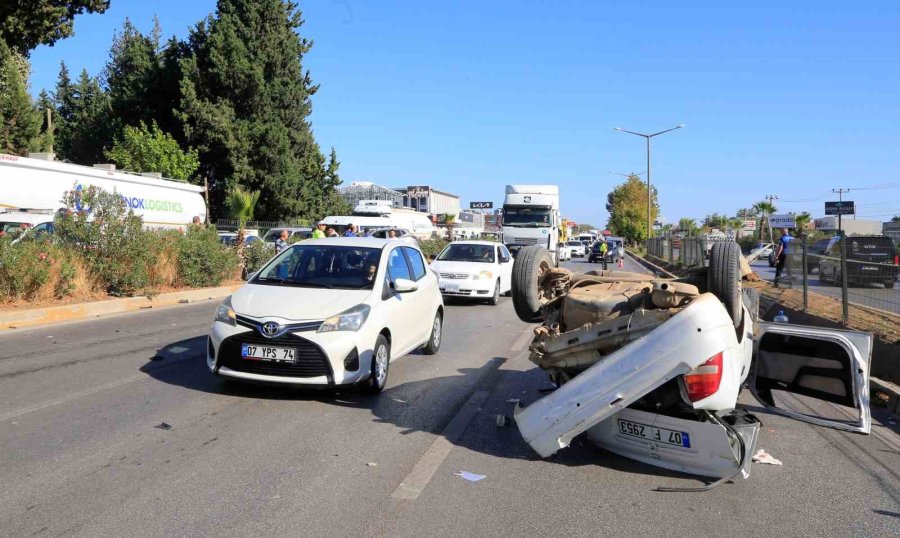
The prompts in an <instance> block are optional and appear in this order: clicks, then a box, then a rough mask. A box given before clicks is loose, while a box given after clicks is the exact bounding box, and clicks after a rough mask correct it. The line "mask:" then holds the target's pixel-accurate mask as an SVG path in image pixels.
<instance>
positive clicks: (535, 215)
mask: <svg viewBox="0 0 900 538" xmlns="http://www.w3.org/2000/svg"><path fill="white" fill-rule="evenodd" d="M503 224H504V225H507V226H533V227H540V226H550V209H548V208H546V207H516V206H503Z"/></svg>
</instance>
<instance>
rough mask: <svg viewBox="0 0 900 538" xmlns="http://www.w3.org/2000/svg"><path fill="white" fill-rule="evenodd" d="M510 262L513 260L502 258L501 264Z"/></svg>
mask: <svg viewBox="0 0 900 538" xmlns="http://www.w3.org/2000/svg"><path fill="white" fill-rule="evenodd" d="M510 260H511V258H508V257H506V256H500V263H509V262H510Z"/></svg>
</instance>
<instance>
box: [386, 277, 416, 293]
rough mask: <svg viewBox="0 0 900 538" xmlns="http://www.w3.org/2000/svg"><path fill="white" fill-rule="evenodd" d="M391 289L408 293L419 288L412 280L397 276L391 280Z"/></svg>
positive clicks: (395, 291)
mask: <svg viewBox="0 0 900 538" xmlns="http://www.w3.org/2000/svg"><path fill="white" fill-rule="evenodd" d="M391 289H393V290H394V293H409V292H411V291H416V290H417V289H419V285H418V284H416V283H415V282H413V281H412V280H408V279H405V278H398V279H396V280H394V281H393V282H391Z"/></svg>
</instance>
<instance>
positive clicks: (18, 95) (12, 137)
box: [0, 41, 41, 155]
mask: <svg viewBox="0 0 900 538" xmlns="http://www.w3.org/2000/svg"><path fill="white" fill-rule="evenodd" d="M28 72H29V65H28V60H27V59H25V58H24V57H23V56H21V55H19V54H17V53H15V52H13V51H12V50H10V48H9V47H7V46H6V43H4V42H2V41H0V152H2V153H11V154H13V155H24V154H26V153H27V152H28V151H30V150H35V149H39V147H38V146H39V145H40V129H41V116H40V114H39V113H38V112H37V110H36V109H35V108H34V103H32V100H31V95H30V94H29V93H28Z"/></svg>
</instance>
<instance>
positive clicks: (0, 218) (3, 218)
mask: <svg viewBox="0 0 900 538" xmlns="http://www.w3.org/2000/svg"><path fill="white" fill-rule="evenodd" d="M0 222H18V223H28V224H41V223H44V222H53V215H48V214H46V213H26V212H24V211H10V212H8V213H7V212H3V213H0Z"/></svg>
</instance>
